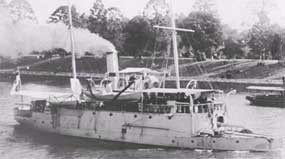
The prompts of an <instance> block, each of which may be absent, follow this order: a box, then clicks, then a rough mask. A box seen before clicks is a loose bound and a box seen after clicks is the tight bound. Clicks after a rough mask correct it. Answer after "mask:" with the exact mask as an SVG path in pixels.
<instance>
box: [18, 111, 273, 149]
mask: <svg viewBox="0 0 285 159" xmlns="http://www.w3.org/2000/svg"><path fill="white" fill-rule="evenodd" d="M59 114H60V115H59ZM135 116H136V117H135ZM150 116H151V118H150ZM192 118H193V117H192ZM199 118H201V116H200V117H199ZM15 119H16V120H17V121H18V122H19V123H20V124H21V125H23V126H29V127H32V128H34V129H36V130H39V131H44V132H48V133H56V134H60V135H66V136H74V137H81V138H88V139H97V140H105V141H113V142H124V143H130V144H139V145H152V146H161V147H171V148H186V149H204V150H215V151H224V150H227V151H228V150H234V151H269V150H271V149H273V148H274V147H278V144H276V143H274V142H273V141H271V140H269V139H267V138H261V137H251V136H246V135H241V134H239V135H237V134H235V135H233V134H228V135H223V136H219V137H215V136H209V135H205V136H197V135H193V134H191V130H192V128H193V127H194V125H191V124H190V123H191V117H189V115H188V117H186V116H185V115H177V116H173V117H172V119H169V116H166V115H163V114H147V113H146V114H139V113H126V112H111V111H96V112H95V111H86V110H67V109H61V110H59V113H58V114H57V115H54V114H53V115H52V114H50V113H33V115H32V116H31V117H22V116H17V115H16V116H15ZM187 121H188V122H187ZM162 123H164V124H162Z"/></svg>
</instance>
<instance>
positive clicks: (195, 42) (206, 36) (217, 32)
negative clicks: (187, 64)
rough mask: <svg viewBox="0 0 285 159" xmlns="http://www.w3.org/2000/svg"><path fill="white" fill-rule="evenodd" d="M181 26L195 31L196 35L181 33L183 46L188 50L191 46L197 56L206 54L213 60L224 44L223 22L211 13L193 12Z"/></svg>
mask: <svg viewBox="0 0 285 159" xmlns="http://www.w3.org/2000/svg"><path fill="white" fill-rule="evenodd" d="M179 26H180V27H182V28H187V29H192V30H194V31H195V32H194V33H181V32H179V34H180V36H181V39H182V40H181V45H182V46H186V47H188V48H189V47H190V45H191V46H192V48H193V50H194V53H195V54H197V53H198V52H200V53H205V55H206V57H207V58H211V57H212V55H213V54H214V52H215V50H216V49H218V48H219V46H221V45H222V43H223V37H222V27H221V22H220V20H219V19H218V18H216V17H215V16H214V15H213V14H211V13H206V12H200V11H196V12H191V13H190V14H189V16H188V17H186V18H185V19H184V20H183V21H182V22H181V23H180V24H179ZM213 50H214V51H213Z"/></svg>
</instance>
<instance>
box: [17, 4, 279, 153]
mask: <svg viewBox="0 0 285 159" xmlns="http://www.w3.org/2000/svg"><path fill="white" fill-rule="evenodd" d="M172 15H173V12H172ZM69 16H70V17H71V11H70V9H69ZM69 20H70V32H71V29H72V19H71V18H69ZM156 27H157V28H161V29H169V30H171V31H172V38H173V49H174V50H173V52H174V59H175V60H174V62H175V70H176V79H177V80H176V84H177V88H149V89H142V90H140V98H139V99H137V100H131V101H124V100H117V99H118V98H113V99H112V100H99V99H97V100H90V98H85V97H84V95H82V87H81V85H80V82H79V80H78V79H77V77H76V66H75V54H74V50H72V56H73V58H72V66H73V78H72V79H71V80H70V82H71V90H72V92H71V93H66V94H55V93H53V92H49V93H38V92H34V93H33V92H29V93H27V91H26V92H23V91H21V90H18V89H17V88H18V87H17V86H18V85H19V84H20V82H19V81H20V76H19V75H20V74H18V75H17V78H16V82H15V84H14V86H13V88H14V90H12V92H11V93H12V94H16V95H17V94H18V95H22V96H25V93H27V94H28V95H27V96H29V97H34V98H35V100H32V101H31V102H30V103H21V104H20V105H19V106H17V107H16V108H15V109H14V111H15V119H16V121H17V122H19V123H20V124H21V125H23V126H28V127H31V128H33V129H36V130H40V131H44V132H49V133H55V134H60V135H67V136H76V137H82V138H89V139H97V140H108V141H114V142H125V143H131V144H141V145H153V146H163V147H173V148H187V149H203V150H217V151H219V150H230V151H231V150H232V151H270V150H272V149H275V148H278V147H280V145H279V143H278V142H277V140H274V139H273V138H271V137H268V136H265V135H260V134H255V133H253V132H252V131H250V130H248V129H246V128H243V127H239V126H231V125H230V124H229V122H228V119H227V116H228V115H227V109H226V104H225V102H224V98H225V96H224V94H223V91H221V90H212V89H186V88H180V80H179V69H178V53H177V43H176V31H191V32H192V30H187V29H180V28H176V27H175V21H174V16H172V27H159V26H156ZM71 35H72V34H71ZM71 43H73V37H72V36H71ZM115 55H116V53H111V54H110V53H108V54H107V63H112V64H114V63H115V64H117V60H116V56H115ZM108 61H109V62H108ZM117 68H118V67H117V66H116V65H115V67H114V65H113V67H109V66H107V69H108V71H109V72H114V74H116V72H117ZM112 78H113V79H114V80H116V79H117V77H116V76H114V77H112ZM131 83H133V82H131ZM128 86H129V85H128ZM127 89H128V88H127V87H125V88H124V89H123V90H121V91H120V92H119V93H118V96H120V94H122V93H123V91H125V90H127ZM15 90H17V91H15ZM135 93H137V92H135Z"/></svg>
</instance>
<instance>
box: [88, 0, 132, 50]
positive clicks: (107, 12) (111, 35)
mask: <svg viewBox="0 0 285 159" xmlns="http://www.w3.org/2000/svg"><path fill="white" fill-rule="evenodd" d="M90 11H91V14H90V16H89V18H88V29H89V30H90V32H92V33H97V34H99V35H100V36H102V37H103V38H105V39H107V40H109V41H111V42H112V43H113V44H114V45H115V46H116V49H117V50H118V51H119V52H123V43H124V38H125V36H124V34H123V30H124V27H125V25H126V21H127V19H126V18H125V17H124V16H123V14H122V13H121V11H120V10H119V9H118V8H115V7H111V8H108V9H106V8H105V7H104V4H103V3H102V1H101V0H97V1H96V2H95V3H94V4H93V7H92V8H91V9H90Z"/></svg>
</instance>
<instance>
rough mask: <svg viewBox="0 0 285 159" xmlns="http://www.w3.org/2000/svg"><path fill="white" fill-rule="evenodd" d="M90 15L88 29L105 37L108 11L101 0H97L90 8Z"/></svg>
mask: <svg viewBox="0 0 285 159" xmlns="http://www.w3.org/2000/svg"><path fill="white" fill-rule="evenodd" d="M90 12H91V14H90V16H89V18H88V29H89V30H90V32H92V33H98V34H100V35H101V36H103V37H104V33H105V32H106V21H107V17H106V14H107V13H106V12H107V10H106V9H105V7H104V4H103V3H102V1H101V0H96V2H95V3H94V4H93V7H92V8H91V9H90Z"/></svg>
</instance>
